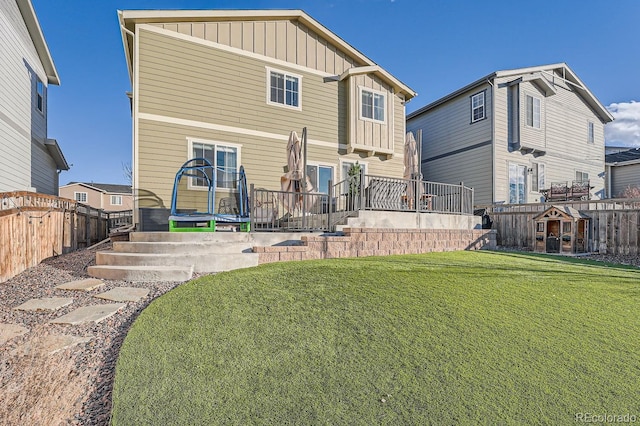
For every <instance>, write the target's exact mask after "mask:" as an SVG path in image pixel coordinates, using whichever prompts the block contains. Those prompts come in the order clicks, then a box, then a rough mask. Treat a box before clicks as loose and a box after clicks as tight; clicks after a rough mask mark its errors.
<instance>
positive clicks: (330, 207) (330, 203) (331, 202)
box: [327, 179, 333, 232]
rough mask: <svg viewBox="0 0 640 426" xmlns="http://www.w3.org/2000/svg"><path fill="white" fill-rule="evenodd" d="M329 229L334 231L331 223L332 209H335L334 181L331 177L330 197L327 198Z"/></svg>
mask: <svg viewBox="0 0 640 426" xmlns="http://www.w3.org/2000/svg"><path fill="white" fill-rule="evenodd" d="M327 209H328V212H327V231H329V232H333V224H332V223H331V210H333V181H332V180H331V179H329V199H328V200H327Z"/></svg>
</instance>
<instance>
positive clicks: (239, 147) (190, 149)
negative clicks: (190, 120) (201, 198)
mask: <svg viewBox="0 0 640 426" xmlns="http://www.w3.org/2000/svg"><path fill="white" fill-rule="evenodd" d="M194 143H199V144H203V145H211V146H213V147H214V161H215V153H216V152H217V150H216V149H215V147H217V146H222V147H229V148H235V150H236V172H237V171H239V170H240V165H241V164H242V157H241V152H242V145H240V144H236V143H229V142H224V141H215V140H211V139H202V138H192V137H189V136H187V159H188V160H189V159H192V158H193V144H194ZM212 165H213V167H216V165H215V164H212ZM187 189H189V190H194V191H208V190H209V188H206V187H203V186H195V185H193V184H192V178H188V179H187ZM215 190H216V191H222V192H229V191H230V189H229V188H219V187H217V186H216V188H215Z"/></svg>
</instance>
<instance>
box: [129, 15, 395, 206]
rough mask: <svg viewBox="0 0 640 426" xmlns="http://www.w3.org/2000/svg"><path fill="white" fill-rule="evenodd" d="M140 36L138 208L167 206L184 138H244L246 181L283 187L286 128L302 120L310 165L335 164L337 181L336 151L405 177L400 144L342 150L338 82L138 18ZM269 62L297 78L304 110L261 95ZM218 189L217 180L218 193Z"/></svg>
mask: <svg viewBox="0 0 640 426" xmlns="http://www.w3.org/2000/svg"><path fill="white" fill-rule="evenodd" d="M145 29H148V30H145ZM137 37H138V44H139V53H138V61H137V62H138V69H137V73H138V75H139V77H138V78H139V85H138V87H137V90H136V96H137V102H138V113H137V117H136V132H137V147H135V148H136V151H137V167H138V179H137V185H136V190H137V200H138V206H139V207H158V208H169V207H170V204H171V191H172V188H173V180H174V177H175V173H176V172H177V171H178V169H179V168H180V166H181V165H182V164H183V163H184V162H185V161H187V160H188V159H189V158H191V154H190V153H189V151H188V138H191V139H197V140H202V141H210V142H212V143H216V142H217V143H219V144H221V145H224V144H233V145H237V146H240V164H242V165H243V166H244V168H245V171H246V174H247V180H248V183H249V184H251V183H254V184H255V185H256V186H257V187H262V188H268V189H279V188H280V177H281V176H282V175H283V174H284V166H286V145H287V140H288V137H289V133H290V132H291V131H292V130H295V131H297V132H298V135H299V136H301V131H302V128H303V127H305V126H306V127H307V129H308V140H309V144H308V162H309V164H326V165H331V166H333V167H334V180H337V179H339V178H340V170H339V166H340V159H343V160H345V161H351V162H355V161H356V160H358V161H363V162H366V163H367V167H368V171H369V173H377V174H384V175H389V176H397V177H400V176H402V172H403V166H402V144H397V145H400V146H399V148H397V149H396V150H395V152H396V153H397V154H398V155H396V156H394V158H392V159H390V160H385V159H381V158H379V157H375V156H374V157H365V156H363V155H361V154H359V153H353V154H347V151H346V141H347V130H348V123H347V114H346V110H347V108H348V97H347V96H345V94H346V90H347V89H346V84H345V83H344V82H338V81H331V80H325V78H324V77H323V75H320V74H318V73H317V72H305V71H304V70H301V69H300V68H294V69H288V68H287V67H286V66H282V65H274V64H273V63H272V62H270V61H268V60H261V59H260V58H258V57H255V56H247V55H240V54H237V53H235V52H230V51H228V50H225V49H220V48H217V47H216V46H215V45H207V44H203V43H201V42H197V39H194V40H195V42H194V41H192V40H185V39H182V38H176V37H174V36H172V34H171V32H170V31H163V30H161V29H154V28H151V27H148V26H139V27H138V31H137ZM265 59H267V58H265ZM268 67H269V68H272V69H274V70H279V71H284V72H291V73H293V74H296V75H298V76H300V77H301V81H300V87H301V90H300V104H301V109H299V110H298V109H293V108H287V107H284V106H280V105H271V104H268V103H267V84H268V79H267V68H268ZM394 98H397V96H396V97H394ZM396 102H400V100H397V101H396ZM400 106H401V104H400ZM396 109H398V110H399V111H398V112H397V113H396V116H395V118H396V119H401V118H402V117H403V115H404V107H402V108H396ZM401 121H402V120H401ZM401 130H402V129H401ZM396 132H397V129H396ZM399 136H400V137H401V138H402V135H399ZM187 193H188V195H185V198H184V199H185V200H186V201H192V202H193V205H198V206H201V205H202V204H201V203H202V200H204V198H205V196H206V191H201V190H197V189H195V190H190V191H187ZM222 196H224V190H223V189H219V190H218V191H217V198H220V197H222ZM216 202H217V201H216Z"/></svg>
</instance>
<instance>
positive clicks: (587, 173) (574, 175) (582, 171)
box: [573, 169, 591, 182]
mask: <svg viewBox="0 0 640 426" xmlns="http://www.w3.org/2000/svg"><path fill="white" fill-rule="evenodd" d="M578 173H581V174H583V175H587V180H590V179H591V178H590V177H589V172H585V171H584V170H578V169H575V170H574V172H573V177H574V180H576V181H577V180H578V176H576V175H577V174H578ZM581 182H583V181H581Z"/></svg>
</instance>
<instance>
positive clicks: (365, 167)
mask: <svg viewBox="0 0 640 426" xmlns="http://www.w3.org/2000/svg"><path fill="white" fill-rule="evenodd" d="M338 163H339V164H340V181H343V180H345V179H346V178H347V177H346V176H343V175H342V167H343V165H344V163H351V164H356V163H358V164H359V165H360V167H362V168H363V170H364V174H365V175H366V174H367V170H368V169H369V162H368V161H360V160H351V159H349V158H339V159H338Z"/></svg>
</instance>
